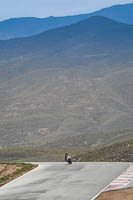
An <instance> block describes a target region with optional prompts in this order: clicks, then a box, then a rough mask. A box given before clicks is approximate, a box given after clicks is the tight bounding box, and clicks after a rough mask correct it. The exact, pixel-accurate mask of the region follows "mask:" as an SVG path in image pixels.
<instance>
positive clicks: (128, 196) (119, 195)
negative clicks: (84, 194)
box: [95, 188, 133, 200]
mask: <svg viewBox="0 0 133 200" xmlns="http://www.w3.org/2000/svg"><path fill="white" fill-rule="evenodd" d="M95 200H133V188H129V189H126V190H119V191H109V192H104V193H102V194H101V195H100V196H98V197H97V198H96V199H95Z"/></svg>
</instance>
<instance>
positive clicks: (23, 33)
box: [0, 4, 133, 40]
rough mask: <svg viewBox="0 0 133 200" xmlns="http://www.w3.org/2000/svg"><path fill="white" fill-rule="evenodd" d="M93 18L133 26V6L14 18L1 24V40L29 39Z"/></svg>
mask: <svg viewBox="0 0 133 200" xmlns="http://www.w3.org/2000/svg"><path fill="white" fill-rule="evenodd" d="M91 16H104V17H108V18H110V19H113V20H116V21H118V22H122V23H128V24H133V4H126V5H116V6H112V7H109V8H105V9H102V10H99V11H96V12H94V13H89V14H82V15H75V16H65V17H53V16H51V17H48V18H34V17H33V18H32V17H30V18H12V19H8V20H5V21H2V22H0V39H1V40H3V39H10V38H16V37H28V36H32V35H36V34H39V33H41V32H44V31H47V30H50V29H54V28H59V27H62V26H66V25H71V24H74V23H77V22H79V21H81V20H85V19H87V18H88V17H91Z"/></svg>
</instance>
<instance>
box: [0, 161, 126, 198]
mask: <svg viewBox="0 0 133 200" xmlns="http://www.w3.org/2000/svg"><path fill="white" fill-rule="evenodd" d="M129 165H130V164H129V163H73V165H67V164H65V163H39V167H38V168H36V169H34V170H33V171H31V172H29V173H27V174H25V175H24V176H22V177H20V178H18V179H16V180H14V181H12V182H10V183H9V184H7V185H5V186H3V187H2V188H1V189H0V199H1V200H81V199H82V200H92V199H93V198H94V197H95V196H96V195H97V194H98V193H99V192H100V191H101V190H103V189H104V188H105V187H106V186H107V185H108V184H109V183H110V182H112V180H114V179H115V178H116V177H118V176H119V175H120V174H121V173H122V172H123V171H125V170H126V169H127V168H128V167H129Z"/></svg>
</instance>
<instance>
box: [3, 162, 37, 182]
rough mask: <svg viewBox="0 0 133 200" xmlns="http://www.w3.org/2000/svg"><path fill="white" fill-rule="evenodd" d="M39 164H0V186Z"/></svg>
mask: <svg viewBox="0 0 133 200" xmlns="http://www.w3.org/2000/svg"><path fill="white" fill-rule="evenodd" d="M35 167H37V165H32V164H23V163H22V164H0V186H2V185H4V184H6V183H8V182H10V181H12V180H14V179H15V178H18V177H19V176H22V175H24V174H25V173H27V172H28V171H30V170H32V169H34V168H35Z"/></svg>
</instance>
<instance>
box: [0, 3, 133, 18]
mask: <svg viewBox="0 0 133 200" xmlns="http://www.w3.org/2000/svg"><path fill="white" fill-rule="evenodd" d="M126 3H133V0H0V20H3V19H7V18H14V17H31V16H34V17H47V16H51V15H53V16H64V15H73V14H79V13H88V12H92V11H94V10H98V9H100V8H103V7H108V6H110V5H114V4H126Z"/></svg>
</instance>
